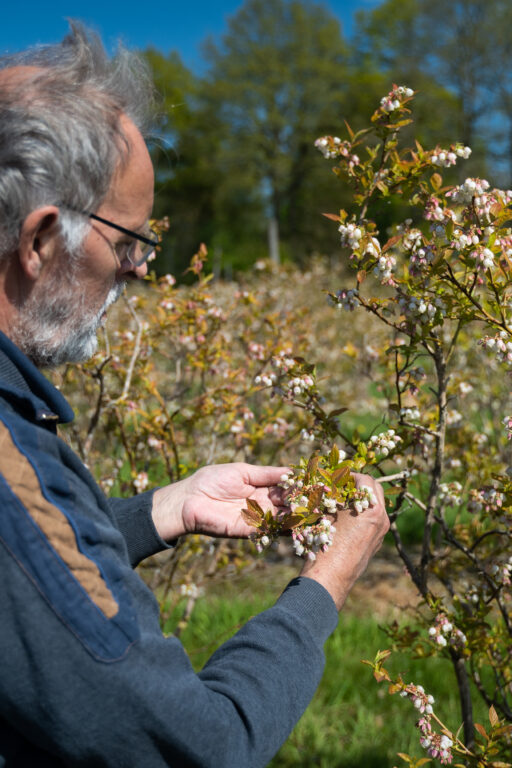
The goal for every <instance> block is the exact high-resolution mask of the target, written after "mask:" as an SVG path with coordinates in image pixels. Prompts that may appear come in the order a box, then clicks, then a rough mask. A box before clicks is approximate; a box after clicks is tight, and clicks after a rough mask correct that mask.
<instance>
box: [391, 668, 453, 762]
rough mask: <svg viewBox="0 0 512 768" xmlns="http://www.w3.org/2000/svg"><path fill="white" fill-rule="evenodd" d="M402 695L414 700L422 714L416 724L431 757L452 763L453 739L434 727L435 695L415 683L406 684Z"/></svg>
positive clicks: (421, 739) (423, 744) (421, 742)
mask: <svg viewBox="0 0 512 768" xmlns="http://www.w3.org/2000/svg"><path fill="white" fill-rule="evenodd" d="M400 696H404V697H407V698H408V699H409V700H410V701H412V703H413V705H414V707H415V709H417V710H418V712H419V713H420V714H421V717H420V719H419V720H418V722H417V723H416V725H417V726H418V728H419V730H420V734H421V735H420V744H421V746H422V747H423V749H426V750H427V752H428V754H429V755H430V757H434V758H437V759H438V760H439V761H440V762H441V763H442V764H443V765H444V764H446V763H451V761H452V753H451V748H452V747H453V740H452V739H450V738H449V736H447V735H446V734H444V733H443V734H440V733H436V731H434V729H433V728H432V722H431V719H432V715H433V713H434V710H433V706H432V705H433V704H434V697H433V696H431V695H429V694H426V693H425V689H424V688H423V686H422V685H414V683H410V684H409V685H406V686H405V687H404V688H403V690H402V691H401V692H400Z"/></svg>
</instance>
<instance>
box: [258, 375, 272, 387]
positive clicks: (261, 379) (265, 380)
mask: <svg viewBox="0 0 512 768" xmlns="http://www.w3.org/2000/svg"><path fill="white" fill-rule="evenodd" d="M276 381H277V376H276V374H275V373H264V374H262V375H261V376H255V377H254V383H255V384H256V385H258V384H263V385H264V386H265V387H273V386H274V384H275V383H276Z"/></svg>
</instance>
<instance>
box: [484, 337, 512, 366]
mask: <svg viewBox="0 0 512 768" xmlns="http://www.w3.org/2000/svg"><path fill="white" fill-rule="evenodd" d="M508 338H510V334H509V333H507V331H500V332H499V333H497V334H496V336H484V338H483V339H480V341H479V342H478V343H479V344H481V345H482V347H484V349H490V350H491V351H492V352H495V354H496V360H497V361H498V362H499V363H512V341H505V339H508Z"/></svg>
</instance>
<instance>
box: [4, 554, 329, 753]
mask: <svg viewBox="0 0 512 768" xmlns="http://www.w3.org/2000/svg"><path fill="white" fill-rule="evenodd" d="M2 554H3V553H2ZM0 559H3V558H0ZM4 565H5V564H4ZM17 568H18V566H17V564H16V563H15V562H14V561H11V562H9V564H8V567H7V575H8V577H9V578H8V580H6V579H5V578H4V577H3V578H2V583H1V587H0V589H1V591H2V593H3V594H2V595H1V598H2V615H3V616H4V617H6V618H5V621H4V624H3V629H2V633H1V637H0V653H2V655H3V658H9V659H10V663H9V664H8V665H4V671H3V672H2V676H1V683H0V706H1V711H0V719H1V718H4V719H5V720H6V721H7V722H9V723H10V725H11V726H12V731H11V735H12V734H14V733H16V734H17V735H18V737H19V733H20V732H21V733H22V734H26V735H27V736H26V737H25V738H26V739H27V741H26V742H25V743H24V744H23V745H21V746H20V745H19V744H18V745H17V749H18V750H19V754H20V757H21V755H23V751H24V748H27V749H28V748H29V749H30V751H29V754H30V755H32V759H33V761H34V762H33V763H32V764H37V765H46V764H47V763H46V760H48V765H50V764H51V765H54V766H60V765H66V766H68V767H74V766H90V765H102V766H104V768H119V766H122V767H123V768H140V766H142V765H143V766H144V768H164V767H166V766H167V767H171V766H172V768H177V767H178V766H179V767H182V766H183V767H184V768H185V767H186V768H189V767H190V768H240V766H244V768H263V767H264V766H266V765H267V764H268V762H269V760H270V759H271V758H272V757H273V755H274V754H275V753H276V752H277V750H278V749H279V747H280V746H281V744H282V743H283V742H284V741H285V740H286V738H287V737H288V735H289V733H290V731H291V730H292V728H293V727H294V725H295V723H296V722H297V721H298V719H299V718H300V717H301V715H302V713H303V712H304V710H305V708H306V707H307V705H308V703H309V701H310V699H311V697H312V695H313V693H314V692H315V690H316V687H317V685H318V683H319V681H320V678H321V675H322V670H323V666H324V655H323V644H324V642H325V640H326V638H327V637H328V635H329V634H330V633H331V632H332V631H333V629H334V627H335V626H336V622H337V612H336V609H335V606H334V603H333V601H332V599H331V597H330V596H329V594H328V593H327V592H326V591H325V590H324V589H323V587H321V586H320V585H319V584H318V583H317V582H315V581H313V580H310V579H306V578H301V579H296V580H294V581H292V582H291V583H290V584H289V585H288V587H287V589H286V590H285V592H284V593H283V594H282V596H281V597H280V598H279V599H278V600H277V602H276V604H275V605H274V606H273V607H271V608H270V609H268V610H267V611H264V612H263V613H261V614H259V615H258V616H256V617H254V618H253V619H251V620H250V621H249V622H248V623H247V624H246V625H245V626H244V627H243V628H242V629H241V630H240V631H239V632H238V633H237V634H236V635H235V636H234V637H233V638H232V639H231V640H229V641H228V642H226V643H224V645H222V646H221V647H220V648H219V649H218V650H217V651H216V652H215V653H214V654H213V656H212V657H211V658H210V660H209V661H208V663H207V664H206V665H205V666H204V668H203V669H202V670H201V672H199V674H196V673H195V672H194V670H193V668H192V666H191V664H190V662H189V659H188V657H187V655H186V653H185V651H184V649H183V647H182V645H181V644H180V642H179V640H178V639H177V638H174V637H168V638H166V637H164V636H163V635H162V633H161V631H160V629H159V625H158V609H157V606H156V604H155V601H154V599H153V597H152V595H151V594H148V593H147V591H146V589H145V587H143V585H142V584H141V582H140V579H139V577H138V576H137V574H136V573H134V572H133V571H131V570H130V575H129V577H128V579H129V580H133V583H132V585H131V588H130V589H129V595H128V597H129V598H131V600H132V607H134V608H135V612H136V614H137V620H136V626H135V632H133V633H132V637H131V642H130V643H127V645H126V650H125V651H124V652H122V653H121V654H120V655H119V656H118V657H116V658H114V656H115V653H114V647H115V646H116V645H117V644H118V641H116V639H115V638H112V650H113V653H112V654H111V655H112V658H111V659H108V658H107V657H108V648H109V645H110V638H109V635H108V631H107V633H106V635H105V647H106V649H107V653H105V648H104V649H103V652H102V658H99V657H98V656H97V655H96V654H94V653H91V652H90V648H87V647H86V646H85V645H84V644H83V643H82V642H81V638H80V636H79V635H80V628H78V631H77V628H76V627H73V626H68V625H66V622H64V621H63V620H62V616H60V615H59V614H58V613H57V610H58V607H59V606H58V605H57V606H50V605H49V604H48V602H47V601H46V600H45V599H42V596H41V595H39V594H37V593H36V592H35V591H34V588H33V585H32V584H30V583H28V582H27V578H26V574H24V573H23V572H22V571H19V569H18V572H16V573H15V574H14V573H13V571H14V572H15V571H16V569H17ZM2 573H3V574H4V575H5V573H6V570H4V569H3V570H2ZM7 585H9V586H8V587H7ZM6 592H8V594H6ZM28 740H30V741H28ZM1 751H2V748H1V746H0V754H1ZM36 758H37V759H36ZM61 760H62V763H61V762H60V761H61ZM20 764H25V763H23V761H22V763H20Z"/></svg>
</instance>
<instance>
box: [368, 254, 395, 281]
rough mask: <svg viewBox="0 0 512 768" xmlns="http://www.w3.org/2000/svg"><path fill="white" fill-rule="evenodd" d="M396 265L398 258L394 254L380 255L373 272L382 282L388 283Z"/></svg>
mask: <svg viewBox="0 0 512 768" xmlns="http://www.w3.org/2000/svg"><path fill="white" fill-rule="evenodd" d="M395 267H396V259H395V257H394V256H379V258H378V261H377V264H376V265H375V267H374V269H373V274H374V275H375V277H377V278H378V279H379V280H381V282H382V283H386V282H389V280H390V278H391V275H392V273H393V269H394V268H395Z"/></svg>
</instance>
